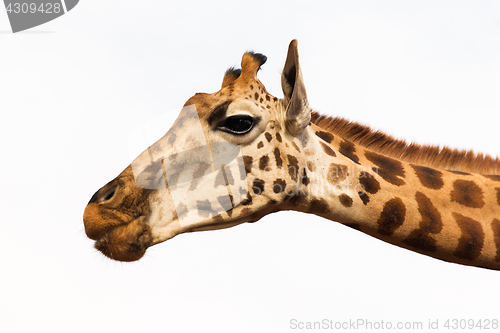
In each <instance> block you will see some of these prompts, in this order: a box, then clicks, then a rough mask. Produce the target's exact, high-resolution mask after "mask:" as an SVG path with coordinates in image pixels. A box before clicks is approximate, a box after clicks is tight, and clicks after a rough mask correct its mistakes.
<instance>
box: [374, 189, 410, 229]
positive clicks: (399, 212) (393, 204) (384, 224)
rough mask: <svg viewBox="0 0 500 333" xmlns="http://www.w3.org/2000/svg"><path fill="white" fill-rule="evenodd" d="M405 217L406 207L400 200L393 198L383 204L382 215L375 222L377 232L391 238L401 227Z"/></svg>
mask: <svg viewBox="0 0 500 333" xmlns="http://www.w3.org/2000/svg"><path fill="white" fill-rule="evenodd" d="M405 216H406V206H405V204H404V203H403V200H401V199H400V198H393V199H391V200H389V201H387V202H386V203H385V204H384V208H383V209H382V213H380V217H379V218H378V220H377V224H378V232H379V234H381V235H384V236H391V235H392V234H393V233H394V232H395V231H396V230H397V229H398V228H399V227H401V226H402V225H403V222H404V221H405Z"/></svg>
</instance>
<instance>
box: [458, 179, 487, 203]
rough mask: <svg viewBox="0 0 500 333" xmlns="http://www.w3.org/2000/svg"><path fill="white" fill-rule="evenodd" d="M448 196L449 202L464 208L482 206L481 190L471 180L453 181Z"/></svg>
mask: <svg viewBox="0 0 500 333" xmlns="http://www.w3.org/2000/svg"><path fill="white" fill-rule="evenodd" d="M450 196H451V201H455V202H458V203H459V204H461V205H464V206H466V207H471V208H481V207H483V206H484V195H483V190H482V189H481V188H480V187H479V186H477V185H476V183H474V182H473V181H471V180H462V179H457V180H455V181H454V182H453V190H451V192H450Z"/></svg>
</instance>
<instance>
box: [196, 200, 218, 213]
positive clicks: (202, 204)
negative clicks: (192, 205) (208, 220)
mask: <svg viewBox="0 0 500 333" xmlns="http://www.w3.org/2000/svg"><path fill="white" fill-rule="evenodd" d="M196 208H197V209H198V214H200V216H202V217H209V216H213V215H218V214H217V212H216V211H215V210H213V209H212V205H211V204H210V201H209V200H208V199H206V200H198V201H196Z"/></svg>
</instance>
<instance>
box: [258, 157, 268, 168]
mask: <svg viewBox="0 0 500 333" xmlns="http://www.w3.org/2000/svg"><path fill="white" fill-rule="evenodd" d="M268 165H269V156H267V155H264V156H262V157H261V158H260V159H259V169H260V170H265V171H269V169H268V168H267V167H268Z"/></svg>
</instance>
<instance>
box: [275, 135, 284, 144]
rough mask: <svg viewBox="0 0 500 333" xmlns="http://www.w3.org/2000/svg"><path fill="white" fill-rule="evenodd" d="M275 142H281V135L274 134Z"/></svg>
mask: <svg viewBox="0 0 500 333" xmlns="http://www.w3.org/2000/svg"><path fill="white" fill-rule="evenodd" d="M276 140H278V142H283V140H282V139H281V134H279V133H276Z"/></svg>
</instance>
